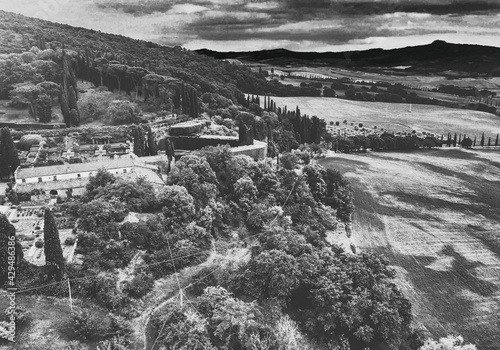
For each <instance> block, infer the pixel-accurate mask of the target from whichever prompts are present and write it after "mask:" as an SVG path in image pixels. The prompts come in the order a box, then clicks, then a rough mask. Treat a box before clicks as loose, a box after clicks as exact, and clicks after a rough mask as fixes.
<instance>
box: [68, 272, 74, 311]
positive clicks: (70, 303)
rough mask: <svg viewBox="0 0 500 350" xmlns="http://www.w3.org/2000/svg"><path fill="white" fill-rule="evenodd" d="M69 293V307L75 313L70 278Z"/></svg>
mask: <svg viewBox="0 0 500 350" xmlns="http://www.w3.org/2000/svg"><path fill="white" fill-rule="evenodd" d="M68 292H69V307H70V308H71V311H73V298H72V297H71V284H70V283H69V278H68Z"/></svg>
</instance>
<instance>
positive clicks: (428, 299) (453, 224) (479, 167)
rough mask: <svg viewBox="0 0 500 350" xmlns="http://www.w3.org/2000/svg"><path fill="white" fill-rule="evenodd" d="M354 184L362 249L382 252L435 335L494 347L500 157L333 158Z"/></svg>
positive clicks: (436, 153)
mask: <svg viewBox="0 0 500 350" xmlns="http://www.w3.org/2000/svg"><path fill="white" fill-rule="evenodd" d="M323 165H325V166H331V167H334V168H337V169H339V170H340V171H341V172H342V173H344V174H345V175H346V176H347V177H348V178H349V179H350V180H351V182H352V184H353V187H354V191H355V194H354V201H355V205H356V212H355V215H354V230H353V232H354V234H353V238H354V241H355V242H356V245H357V246H358V248H361V250H364V251H373V252H376V253H382V254H385V255H386V256H387V257H388V258H389V259H390V260H391V264H392V265H394V266H395V268H396V269H397V271H398V281H399V285H400V286H401V287H402V288H403V290H404V291H405V294H406V295H407V296H408V297H409V298H410V300H411V301H412V304H413V312H414V315H415V316H416V322H417V324H421V325H423V326H424V327H425V328H426V329H427V330H428V331H429V332H430V333H432V334H433V335H434V336H436V337H438V336H443V335H445V334H450V333H455V334H456V333H459V334H462V335H464V336H465V337H466V339H467V340H469V341H471V342H473V343H476V344H478V348H479V349H497V348H498V347H497V346H498V344H499V343H500V313H499V310H500V236H499V235H498V232H500V153H499V152H498V151H496V152H495V151H482V152H481V151H462V150H458V149H438V150H430V151H427V150H426V151H417V152H413V153H370V154H363V155H345V154H337V155H334V156H333V157H332V158H330V159H326V160H324V161H323Z"/></svg>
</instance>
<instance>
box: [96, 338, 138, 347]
mask: <svg viewBox="0 0 500 350" xmlns="http://www.w3.org/2000/svg"><path fill="white" fill-rule="evenodd" d="M130 345H131V343H130V340H128V339H127V338H125V337H121V336H117V337H113V338H111V339H107V340H102V341H100V342H99V344H97V350H126V349H129V346H130Z"/></svg>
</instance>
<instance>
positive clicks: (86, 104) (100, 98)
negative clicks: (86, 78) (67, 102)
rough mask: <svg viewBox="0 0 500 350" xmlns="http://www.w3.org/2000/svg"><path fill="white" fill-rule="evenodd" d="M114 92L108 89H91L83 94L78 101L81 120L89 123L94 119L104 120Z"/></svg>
mask: <svg viewBox="0 0 500 350" xmlns="http://www.w3.org/2000/svg"><path fill="white" fill-rule="evenodd" d="M112 98H113V94H112V93H111V92H108V91H96V90H90V91H89V92H87V93H86V94H82V95H81V97H80V100H79V101H78V108H79V110H80V122H81V123H89V122H91V121H94V120H103V119H104V117H105V115H106V112H107V110H108V107H109V104H110V103H111V100H112Z"/></svg>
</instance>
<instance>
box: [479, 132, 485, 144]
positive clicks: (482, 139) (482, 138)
mask: <svg viewBox="0 0 500 350" xmlns="http://www.w3.org/2000/svg"><path fill="white" fill-rule="evenodd" d="M479 145H480V146H481V147H482V146H484V132H483V136H481V142H480V143H479Z"/></svg>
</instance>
